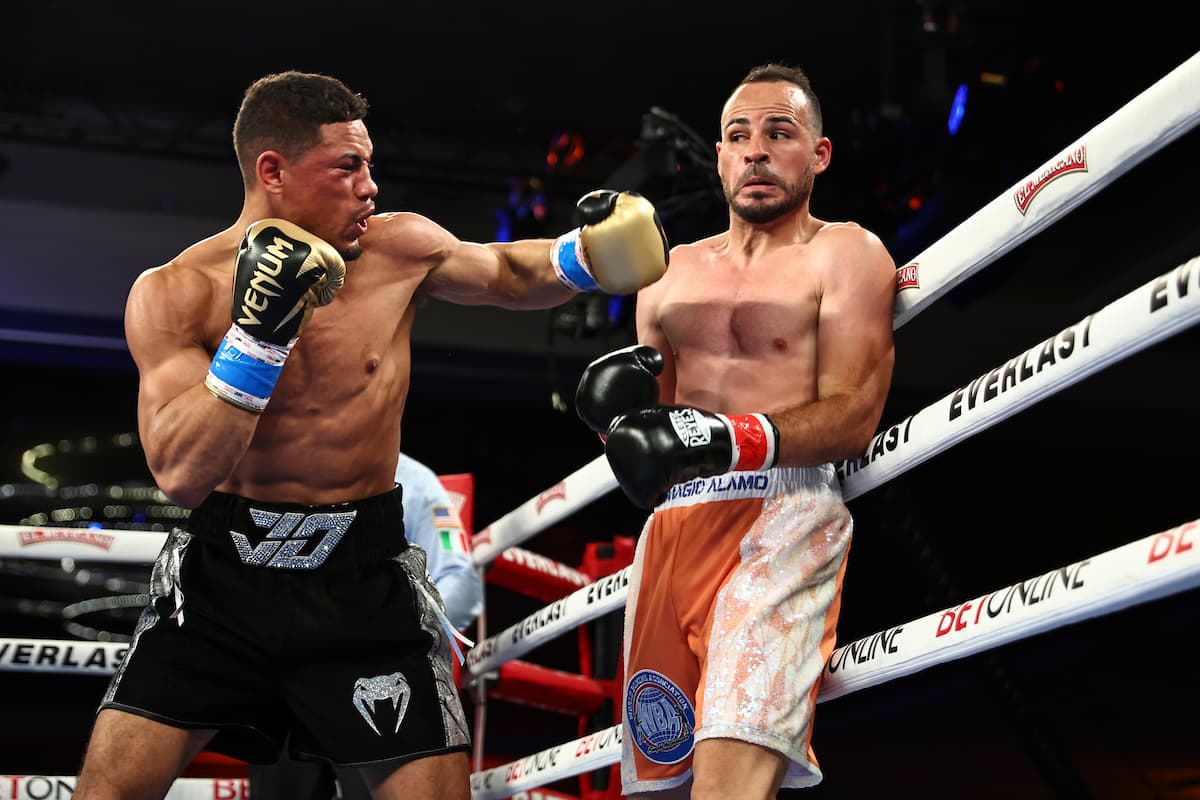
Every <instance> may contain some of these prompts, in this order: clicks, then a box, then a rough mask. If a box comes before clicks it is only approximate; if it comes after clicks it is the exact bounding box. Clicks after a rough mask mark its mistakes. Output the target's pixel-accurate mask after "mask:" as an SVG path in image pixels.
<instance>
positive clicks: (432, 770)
mask: <svg viewBox="0 0 1200 800" xmlns="http://www.w3.org/2000/svg"><path fill="white" fill-rule="evenodd" d="M366 112H367V104H366V101H365V100H364V99H363V98H362V97H361V96H359V95H357V94H355V93H353V92H351V91H350V90H349V89H348V88H347V87H346V86H345V85H343V84H342V83H341V82H340V81H338V80H336V79H334V78H331V77H329V76H325V75H319V74H313V73H303V72H283V73H279V74H275V75H268V76H266V77H264V78H261V79H259V80H257V81H255V82H254V83H253V84H251V85H250V87H249V88H248V89H247V91H246V93H245V95H244V97H243V99H242V104H241V107H240V109H239V110H238V114H237V118H236V119H235V121H234V126H233V140H234V149H235V151H236V153H237V157H238V165H239V167H240V170H241V177H242V183H243V188H244V199H243V205H242V209H241V211H240V213H239V214H238V216H237V218H236V219H235V220H234V221H233V223H232V224H231V225H230V226H229V227H228V228H226V229H225V230H223V231H219V232H217V233H214V234H213V235H212V236H209V237H207V238H205V239H202V240H200V241H199V242H197V243H195V244H193V245H191V246H190V247H187V248H185V249H184V250H183V251H182V252H181V253H180V254H179V255H177V256H176V257H175V258H173V259H171V260H170V261H169V262H168V263H166V264H163V265H162V266H158V267H154V268H151V269H148V270H146V271H145V272H143V273H142V274H140V275H139V276H138V278H137V279H136V280H135V281H134V283H133V286H132V287H131V288H130V291H129V298H128V301H127V303H126V308H125V338H126V342H127V343H128V345H129V352H130V355H131V356H132V357H133V360H134V362H135V364H136V365H137V368H138V401H137V412H138V432H139V435H140V438H141V443H142V446H143V448H144V450H145V453H146V462H147V465H148V466H149V468H150V471H151V473H152V474H153V475H154V479H155V481H156V483H157V485H158V487H159V488H160V489H161V490H162V491H163V492H164V493H165V494H166V495H167V496H168V497H169V498H171V500H172V501H173V502H175V503H176V504H178V505H179V506H181V507H183V508H186V509H193V511H192V514H191V518H190V519H189V520H188V522H187V525H186V527H185V528H184V529H183V530H181V531H179V532H176V533H173V534H172V535H171V537H170V538H169V540H168V542H167V544H166V547H165V548H164V550H163V551H162V554H161V555H160V557H159V559H158V564H157V565H156V572H155V574H154V582H155V586H156V587H157V590H158V596H157V597H156V598H155V600H154V603H153V605H152V606H151V607H150V608H149V609H147V611H146V613H145V615H144V616H143V618H142V623H141V625H140V628H139V631H138V633H137V636H136V638H135V641H134V642H133V644H132V648H131V653H130V655H129V657H128V664H126V665H125V666H124V667H122V668H121V669H120V670H119V672H118V673H117V674H116V675H115V676H114V679H113V682H112V686H111V689H110V691H109V692H108V694H107V695H106V697H105V700H104V702H103V704H102V706H101V708H100V710H99V712H98V714H97V715H96V720H95V724H94V726H93V730H92V735H91V739H90V741H89V743H88V748H87V753H86V754H85V756H84V762H83V767H82V770H81V772H80V775H79V780H78V782H77V784H76V788H75V794H74V797H75V799H76V800H100V799H104V800H107V799H108V798H135V797H136V798H146V797H151V798H155V797H163V796H164V795H165V794H166V793H167V791H168V790H169V789H170V787H171V785H172V783H173V782H174V780H175V778H176V777H177V776H178V775H179V774H180V773H181V772H182V771H183V770H184V769H185V768H186V767H187V766H188V764H189V763H190V762H191V760H192V759H193V758H194V757H195V755H196V754H197V753H198V752H199V751H200V750H201V749H203V748H206V747H207V748H210V749H212V750H215V751H218V752H225V753H227V754H230V755H235V756H242V757H246V758H247V759H248V760H251V761H255V762H271V761H274V760H275V758H276V756H277V754H278V750H279V746H280V742H281V741H283V740H284V738H285V737H286V738H287V740H288V742H289V747H290V749H291V751H292V752H294V753H299V754H305V753H307V754H309V755H311V756H314V757H321V758H325V759H328V760H329V761H331V762H333V763H334V764H335V765H347V764H354V765H358V766H359V771H360V772H361V773H362V775H363V777H364V779H365V780H366V783H367V785H368V787H369V788H370V790H371V793H372V795H373V796H374V797H375V798H376V800H384V799H385V798H387V799H389V800H390V798H412V797H420V798H435V799H441V798H447V799H449V798H453V799H454V800H466V798H467V797H469V795H470V774H469V765H468V759H467V754H466V750H467V748H468V744H469V743H468V737H467V734H466V730H465V728H464V726H463V713H462V709H461V708H460V706H459V700H458V696H457V695H456V693H455V692H454V691H453V687H452V686H451V685H450V675H451V674H452V664H451V662H450V661H449V658H448V656H447V653H448V649H447V648H448V645H449V642H450V640H449V639H448V638H447V635H446V632H439V629H438V626H437V625H436V624H435V622H436V621H437V614H436V613H433V612H434V611H435V610H436V609H438V608H439V607H440V599H438V598H437V594H436V590H435V589H432V588H431V587H430V586H429V585H428V582H427V580H426V577H425V568H424V564H423V563H422V559H421V558H420V556H419V555H418V554H417V552H416V551H415V550H407V549H406V546H405V544H404V536H403V525H402V523H401V520H402V514H401V512H402V508H401V499H400V497H399V496H398V494H397V493H395V492H394V490H395V488H396V484H395V480H394V475H395V470H396V461H397V458H398V454H399V451H400V432H401V418H402V415H403V409H404V402H405V398H406V397H407V395H408V388H409V377H410V365H411V358H412V357H411V352H410V349H411V347H410V345H411V334H412V325H413V319H414V315H415V309H416V305H417V304H416V303H414V300H415V299H416V298H418V297H432V298H434V299H438V300H442V301H445V302H452V303H463V304H473V305H480V304H493V305H499V306H503V307H505V308H510V309H536V308H550V307H553V306H556V305H559V304H561V303H563V302H565V301H566V300H568V299H569V298H570V297H572V296H573V295H574V294H575V293H577V292H581V291H603V292H607V293H609V294H629V293H632V292H634V291H636V290H637V288H639V287H641V286H644V285H646V284H648V283H650V282H652V281H655V280H657V279H658V278H659V277H661V276H662V275H663V273H664V272H665V270H666V261H667V244H666V239H665V236H664V235H663V233H662V227H661V225H659V223H658V218H657V215H656V214H655V213H654V208H653V206H651V205H650V203H649V202H647V201H646V200H645V198H642V197H640V196H638V195H635V194H630V193H628V192H626V193H618V192H611V191H597V192H592V193H589V194H588V195H586V196H585V197H584V198H583V199H581V200H580V202H579V204H578V205H579V209H580V212H581V216H582V218H583V222H584V224H583V225H582V226H581V227H578V228H575V229H574V230H572V231H569V232H568V233H566V234H564V235H562V236H561V237H559V238H558V239H557V240H550V239H545V240H525V241H518V242H505V243H493V244H475V243H472V242H464V241H461V240H460V239H458V238H457V237H455V236H454V235H453V234H451V233H450V232H449V231H447V230H446V229H444V228H442V227H441V226H440V225H438V224H436V223H434V222H433V221H431V220H429V219H427V218H426V217H423V216H421V215H419V214H413V213H404V212H391V213H380V214H377V213H375V212H376V208H375V198H376V195H377V194H378V191H379V187H378V186H377V185H376V183H375V181H374V179H373V178H372V175H371V158H372V156H373V153H374V146H373V144H372V142H371V138H370V136H369V134H368V133H367V128H366V125H365V124H364V122H363V118H364V117H365V115H366ZM181 191H186V187H182V188H181ZM131 754H136V757H131Z"/></svg>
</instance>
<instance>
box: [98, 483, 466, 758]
mask: <svg viewBox="0 0 1200 800" xmlns="http://www.w3.org/2000/svg"><path fill="white" fill-rule="evenodd" d="M401 499H402V498H401V489H400V487H396V488H395V489H394V490H392V491H391V492H387V493H385V494H381V495H376V496H374V497H368V498H366V499H364V500H359V501H356V502H353V503H342V504H337V505H328V506H305V505H296V504H287V503H262V502H258V501H255V500H248V499H245V498H242V497H237V496H234V495H229V494H224V493H221V492H214V493H212V494H211V495H209V497H208V498H206V499H205V500H204V502H203V503H201V505H200V506H199V507H197V508H196V509H195V510H194V511H192V512H191V515H190V517H189V519H188V521H187V524H186V527H184V528H176V529H175V530H173V531H172V532H171V533H170V534H169V535H168V536H167V540H166V542H165V544H164V545H163V548H162V550H161V552H160V553H159V555H158V558H157V560H156V561H155V564H154V567H153V572H152V575H151V591H150V602H149V604H148V605H147V607H146V609H145V610H144V611H143V612H142V615H141V617H140V619H139V620H138V623H137V627H136V629H135V631H134V634H133V638H132V641H131V642H130V645H129V650H128V651H127V653H126V655H125V658H124V659H123V661H122V663H121V664H120V666H119V667H118V668H117V671H116V674H115V675H113V678H112V681H111V683H110V684H109V687H108V691H107V692H106V693H105V695H104V699H103V700H102V702H101V704H100V708H101V709H105V708H114V709H119V710H121V711H127V712H130V713H133V714H139V715H141V716H144V717H148V718H150V719H154V720H157V721H159V722H162V723H165V724H167V725H172V726H175V727H179V728H186V729H201V728H213V729H216V730H217V731H218V733H217V735H216V737H215V738H214V739H213V740H212V742H210V743H209V745H208V747H207V749H209V750H212V751H215V752H219V753H224V754H225V755H228V756H231V757H233V758H238V759H242V760H244V761H249V762H252V763H268V762H272V761H274V760H275V759H276V756H277V755H278V753H279V751H280V748H281V746H282V744H283V742H284V741H285V740H286V741H288V742H289V744H290V751H291V753H292V755H293V756H295V757H298V758H312V757H316V758H323V759H328V760H330V761H332V762H333V763H334V764H338V765H345V766H363V765H370V764H383V763H389V762H395V763H402V762H404V761H408V760H412V759H415V758H419V757H422V756H431V755H439V754H442V753H448V752H453V751H463V750H467V749H469V747H470V736H469V733H468V729H467V725H466V718H465V716H464V714H463V709H462V704H461V702H460V700H459V696H458V692H457V689H456V688H455V685H454V679H453V670H452V665H451V662H450V643H449V639H448V638H447V635H446V633H445V632H444V630H443V627H442V626H441V624H440V623H439V617H438V614H439V611H440V607H439V606H438V604H439V603H440V600H438V599H437V598H439V595H438V594H437V590H436V589H435V588H434V586H433V584H432V583H431V582H430V581H429V579H428V574H427V572H426V569H425V554H424V552H423V551H422V550H421V549H420V548H419V547H409V545H408V543H407V541H406V540H405V538H404V525H403V513H402V512H403V507H402V503H401Z"/></svg>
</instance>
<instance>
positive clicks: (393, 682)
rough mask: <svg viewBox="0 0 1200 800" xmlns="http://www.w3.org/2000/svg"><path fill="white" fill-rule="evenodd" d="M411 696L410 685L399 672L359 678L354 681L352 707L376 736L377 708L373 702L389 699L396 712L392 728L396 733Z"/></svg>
mask: <svg viewBox="0 0 1200 800" xmlns="http://www.w3.org/2000/svg"><path fill="white" fill-rule="evenodd" d="M410 697H412V687H410V686H409V685H408V680H406V679H405V677H404V676H403V675H402V674H400V673H399V672H393V673H392V674H391V675H376V676H375V677H373V678H359V679H358V680H357V681H355V682H354V707H355V708H357V709H358V713H359V714H361V715H362V718H363V719H365V720H366V721H367V724H368V725H370V726H371V730H373V731H375V734H376V735H377V736H382V735H383V734H381V733H379V727H378V726H377V725H376V724H375V715H376V713H377V709H376V706H375V703H376V702H377V701H379V700H391V701H392V709H393V710H394V711H395V712H396V726H395V728H394V729H393V730H392V732H393V733H397V732H399V730H400V723H401V722H403V721H404V713H405V712H406V711H408V698H410Z"/></svg>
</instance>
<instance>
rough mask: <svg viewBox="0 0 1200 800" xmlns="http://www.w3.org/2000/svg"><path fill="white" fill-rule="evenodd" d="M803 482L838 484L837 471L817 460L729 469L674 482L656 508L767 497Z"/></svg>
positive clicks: (804, 484) (804, 483) (787, 490)
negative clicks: (753, 469)
mask: <svg viewBox="0 0 1200 800" xmlns="http://www.w3.org/2000/svg"><path fill="white" fill-rule="evenodd" d="M801 486H834V487H837V486H838V483H837V472H836V471H835V470H834V468H833V465H832V464H817V465H814V466H810V467H775V468H774V469H768V470H763V471H761V472H728V473H725V474H724V475H714V476H713V477H711V478H694V479H693V480H690V481H684V482H683V483H677V484H675V485H674V486H672V487H671V489H670V491H668V492H667V499H666V500H664V501H663V502H662V503H660V504H659V505H658V507H657V508H655V511H659V510H662V509H667V508H681V507H683V506H693V505H697V504H699V503H715V502H718V501H721V500H746V499H751V498H756V497H768V496H770V495H775V494H782V493H785V492H789V491H792V490H794V489H797V488H799V487H801ZM839 489H840V487H839Z"/></svg>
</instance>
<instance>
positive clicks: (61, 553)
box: [0, 525, 167, 564]
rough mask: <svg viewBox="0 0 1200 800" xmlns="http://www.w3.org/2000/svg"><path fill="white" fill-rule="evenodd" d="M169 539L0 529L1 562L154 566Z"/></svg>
mask: <svg viewBox="0 0 1200 800" xmlns="http://www.w3.org/2000/svg"><path fill="white" fill-rule="evenodd" d="M166 538H167V535H166V534H165V533H161V532H158V531H123V530H113V529H97V528H45V527H31V526H28V525H0V558H33V559H61V558H71V559H75V560H77V561H124V562H128V563H131V564H153V563H154V559H155V558H157V557H158V551H159V550H161V549H162V546H163V542H164V541H166Z"/></svg>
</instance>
